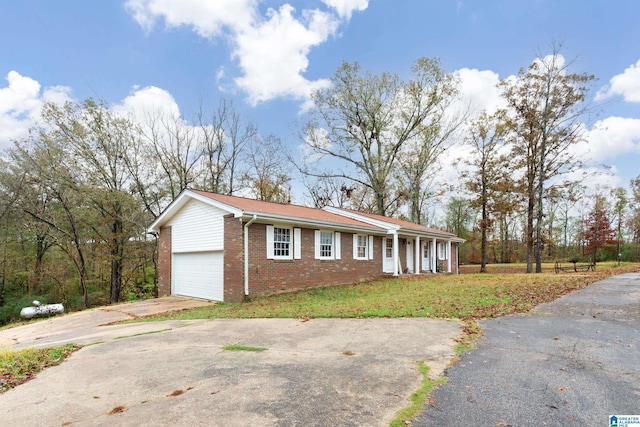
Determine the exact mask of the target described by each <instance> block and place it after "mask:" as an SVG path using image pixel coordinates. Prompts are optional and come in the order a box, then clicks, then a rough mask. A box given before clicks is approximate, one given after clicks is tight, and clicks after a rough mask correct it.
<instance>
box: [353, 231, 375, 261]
mask: <svg viewBox="0 0 640 427" xmlns="http://www.w3.org/2000/svg"><path fill="white" fill-rule="evenodd" d="M372 244H373V238H372V236H365V235H362V234H354V235H353V259H373V258H372V257H371V255H372V253H371V251H372V250H373V248H372V247H371V246H372Z"/></svg>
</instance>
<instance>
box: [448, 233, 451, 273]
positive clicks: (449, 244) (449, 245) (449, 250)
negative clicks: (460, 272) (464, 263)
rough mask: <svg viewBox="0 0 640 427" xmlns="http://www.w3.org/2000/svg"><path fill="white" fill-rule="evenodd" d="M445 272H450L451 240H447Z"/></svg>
mask: <svg viewBox="0 0 640 427" xmlns="http://www.w3.org/2000/svg"><path fill="white" fill-rule="evenodd" d="M447 260H448V261H447V273H451V240H447Z"/></svg>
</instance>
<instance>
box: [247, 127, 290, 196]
mask: <svg viewBox="0 0 640 427" xmlns="http://www.w3.org/2000/svg"><path fill="white" fill-rule="evenodd" d="M283 150H284V149H283V147H282V144H281V142H280V140H279V139H278V138H277V137H275V136H268V137H266V138H262V139H260V140H255V141H254V143H253V145H252V147H251V150H250V154H249V155H248V160H247V163H248V165H247V166H248V171H247V173H246V174H245V175H244V177H243V178H244V179H243V181H244V183H245V186H246V188H247V189H248V190H249V191H250V192H251V193H252V195H253V197H255V198H256V199H257V200H262V201H265V202H275V203H291V194H290V193H291V189H290V187H289V181H291V175H290V169H288V167H287V163H286V162H283V158H286V154H284V153H283Z"/></svg>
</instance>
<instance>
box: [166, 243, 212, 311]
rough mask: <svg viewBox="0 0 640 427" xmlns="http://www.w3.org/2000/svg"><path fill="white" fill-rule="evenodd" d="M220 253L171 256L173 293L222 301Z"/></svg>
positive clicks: (192, 253)
mask: <svg viewBox="0 0 640 427" xmlns="http://www.w3.org/2000/svg"><path fill="white" fill-rule="evenodd" d="M223 265H224V264H223V255H222V251H215V252H191V253H176V254H173V293H174V294H176V295H184V296H189V297H195V298H204V299H210V300H214V301H223V300H224V276H223Z"/></svg>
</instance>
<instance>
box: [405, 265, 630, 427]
mask: <svg viewBox="0 0 640 427" xmlns="http://www.w3.org/2000/svg"><path fill="white" fill-rule="evenodd" d="M481 326H482V328H483V329H484V337H483V338H482V339H481V341H480V342H479V345H478V349H477V350H475V351H471V352H469V353H467V354H465V355H464V356H463V357H462V359H461V360H460V361H459V362H458V363H457V364H455V365H454V366H453V367H452V368H450V369H449V370H448V372H447V374H446V375H447V377H448V378H449V381H448V383H447V384H446V385H444V386H441V387H440V388H439V389H438V390H436V391H435V392H434V394H433V395H432V398H433V399H432V401H431V404H430V405H429V406H428V407H427V409H426V410H425V411H424V412H423V413H422V414H421V415H420V416H419V417H418V418H417V419H416V420H415V421H414V422H413V426H414V427H415V426H475V427H496V426H580V427H584V426H608V425H609V424H608V417H609V415H616V414H617V415H621V414H622V415H638V414H640V274H637V273H632V274H623V275H619V276H615V277H611V278H609V279H606V280H603V281H601V282H598V283H596V284H593V285H591V286H589V287H587V288H585V289H582V290H579V291H576V292H573V293H571V294H569V295H566V296H564V297H562V298H560V299H558V300H556V301H554V302H552V303H548V304H542V305H540V306H538V307H536V309H535V310H534V312H533V313H531V314H529V315H522V316H509V317H503V318H500V319H495V320H486V321H482V322H481Z"/></svg>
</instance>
